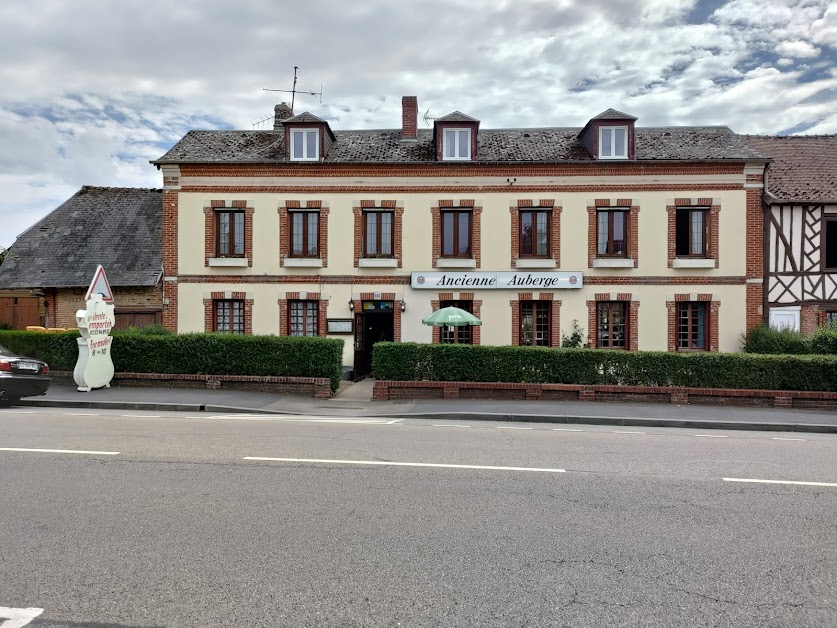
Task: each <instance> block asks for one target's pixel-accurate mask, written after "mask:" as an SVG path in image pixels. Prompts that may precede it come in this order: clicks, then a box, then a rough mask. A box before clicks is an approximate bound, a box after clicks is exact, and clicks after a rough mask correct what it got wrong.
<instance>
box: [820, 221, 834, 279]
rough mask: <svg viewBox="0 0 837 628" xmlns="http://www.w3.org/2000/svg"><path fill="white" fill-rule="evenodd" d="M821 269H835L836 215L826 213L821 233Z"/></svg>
mask: <svg viewBox="0 0 837 628" xmlns="http://www.w3.org/2000/svg"><path fill="white" fill-rule="evenodd" d="M820 238H822V252H821V253H820V254H821V255H822V259H823V264H822V267H823V270H837V216H829V215H826V218H825V219H824V220H823V230H822V235H821V236H820Z"/></svg>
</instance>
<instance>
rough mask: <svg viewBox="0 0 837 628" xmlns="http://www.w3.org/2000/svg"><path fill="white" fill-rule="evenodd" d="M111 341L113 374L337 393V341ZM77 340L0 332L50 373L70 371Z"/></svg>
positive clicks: (207, 337) (129, 336)
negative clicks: (284, 384) (322, 387)
mask: <svg viewBox="0 0 837 628" xmlns="http://www.w3.org/2000/svg"><path fill="white" fill-rule="evenodd" d="M112 336H113V349H112V351H113V365H114V367H115V368H116V372H117V373H173V374H204V375H272V376H285V377H327V378H329V379H330V380H331V388H332V390H337V387H338V386H339V385H340V376H341V374H342V371H343V341H342V340H336V339H332V338H317V337H314V338H310V337H291V336H239V335H233V334H181V335H173V334H172V335H168V336H166V335H162V336H159V335H147V334H141V333H135V332H114V333H113V334H112ZM78 337H79V334H78V332H69V333H63V334H45V333H43V332H40V333H39V332H26V331H0V345H3V346H5V347H7V348H8V349H11V350H12V351H14V352H15V353H20V354H21V355H26V356H30V357H33V358H38V359H40V360H44V361H45V362H47V363H48V364H49V365H50V368H52V369H54V370H58V371H72V370H73V369H74V368H75V364H76V358H77V357H78V344H77V342H76V338H78Z"/></svg>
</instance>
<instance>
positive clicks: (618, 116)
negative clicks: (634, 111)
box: [593, 109, 638, 120]
mask: <svg viewBox="0 0 837 628" xmlns="http://www.w3.org/2000/svg"><path fill="white" fill-rule="evenodd" d="M637 119H638V118H637V117H636V116H632V115H631V114H629V113H622V112H621V111H616V109H608V110H607V111H602V112H601V113H600V114H599V115H597V116H594V117H593V120H637Z"/></svg>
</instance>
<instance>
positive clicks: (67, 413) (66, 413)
mask: <svg viewBox="0 0 837 628" xmlns="http://www.w3.org/2000/svg"><path fill="white" fill-rule="evenodd" d="M64 416H100V415H98V414H85V413H83V412H64Z"/></svg>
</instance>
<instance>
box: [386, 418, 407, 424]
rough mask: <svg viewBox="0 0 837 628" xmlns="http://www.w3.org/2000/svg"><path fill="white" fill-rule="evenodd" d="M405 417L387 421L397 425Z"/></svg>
mask: <svg viewBox="0 0 837 628" xmlns="http://www.w3.org/2000/svg"><path fill="white" fill-rule="evenodd" d="M403 420H404V419H393V420H392V421H387V425H396V424H398V423H400V422H401V421H403Z"/></svg>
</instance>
